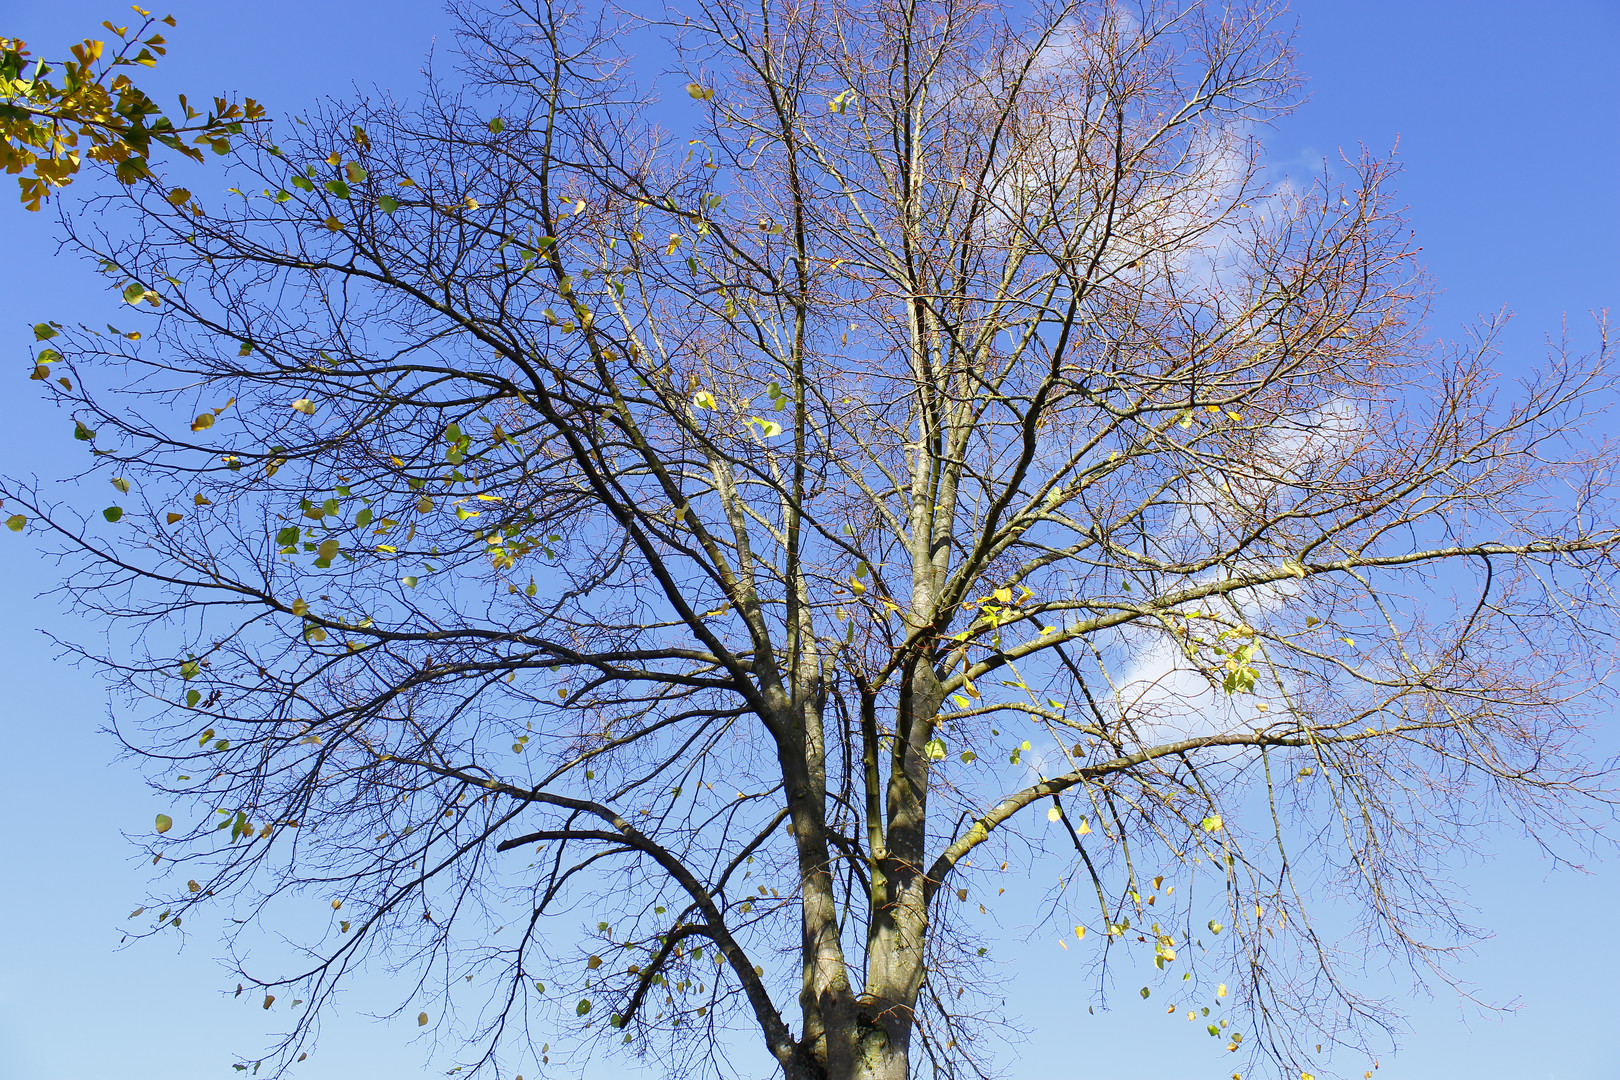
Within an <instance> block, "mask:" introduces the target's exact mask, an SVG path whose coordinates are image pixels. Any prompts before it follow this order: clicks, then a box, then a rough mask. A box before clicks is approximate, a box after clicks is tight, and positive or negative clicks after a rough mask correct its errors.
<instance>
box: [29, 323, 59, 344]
mask: <svg viewBox="0 0 1620 1080" xmlns="http://www.w3.org/2000/svg"><path fill="white" fill-rule="evenodd" d="M55 336H56V328H55V327H53V326H52V325H51V324H50V323H40V324H39V325H37V326H35V327H34V340H35V341H49V340H51V338H53V337H55Z"/></svg>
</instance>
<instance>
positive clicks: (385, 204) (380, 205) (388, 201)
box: [377, 195, 399, 214]
mask: <svg viewBox="0 0 1620 1080" xmlns="http://www.w3.org/2000/svg"><path fill="white" fill-rule="evenodd" d="M377 209H379V210H381V211H382V212H383V213H385V214H392V213H393V212H394V211H395V210H398V209H399V200H398V199H396V198H394V197H393V196H392V195H384V196H383V197H382V198H380V199H378V200H377Z"/></svg>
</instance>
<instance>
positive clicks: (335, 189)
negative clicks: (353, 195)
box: [321, 180, 349, 199]
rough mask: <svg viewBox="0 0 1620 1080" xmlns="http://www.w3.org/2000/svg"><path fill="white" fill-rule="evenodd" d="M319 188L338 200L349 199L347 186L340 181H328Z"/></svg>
mask: <svg viewBox="0 0 1620 1080" xmlns="http://www.w3.org/2000/svg"><path fill="white" fill-rule="evenodd" d="M321 187H323V188H325V189H326V190H327V191H330V192H331V193H332V194H333V195H336V196H337V197H338V198H340V199H347V198H348V197H349V185H348V184H345V183H344V182H343V181H341V180H328V181H327V182H326V183H324V184H322V185H321Z"/></svg>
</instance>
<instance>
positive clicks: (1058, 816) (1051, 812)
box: [1046, 806, 1063, 821]
mask: <svg viewBox="0 0 1620 1080" xmlns="http://www.w3.org/2000/svg"><path fill="white" fill-rule="evenodd" d="M1046 820H1047V821H1061V820H1063V811H1061V810H1059V809H1058V808H1057V807H1055V806H1053V807H1050V808H1048V809H1047V811H1046Z"/></svg>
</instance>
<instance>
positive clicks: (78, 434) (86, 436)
mask: <svg viewBox="0 0 1620 1080" xmlns="http://www.w3.org/2000/svg"><path fill="white" fill-rule="evenodd" d="M73 437H74V438H75V439H78V440H79V441H80V442H89V441H90V440H91V439H94V438H95V437H96V433H95V432H94V431H93V430H91V429H90V428H87V427H85V426H84V425H83V424H82V423H80V422H79V421H77V420H75V421H73Z"/></svg>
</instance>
